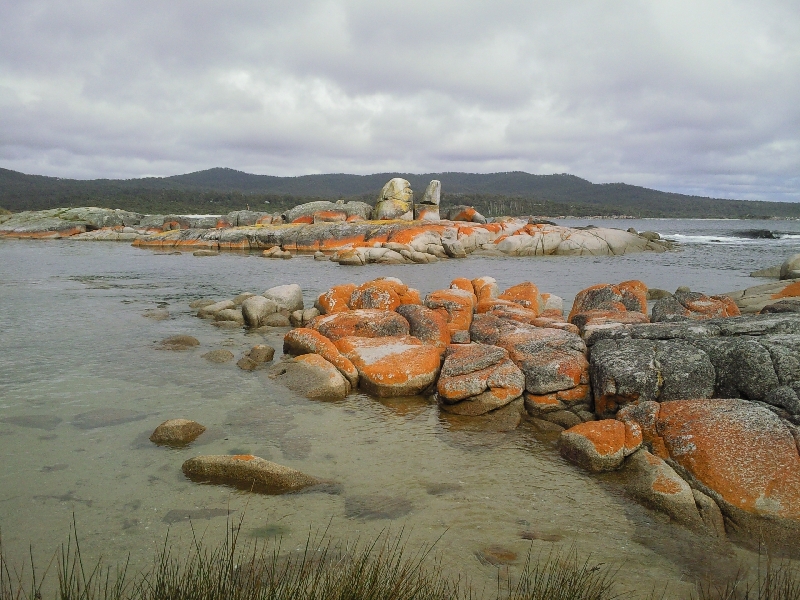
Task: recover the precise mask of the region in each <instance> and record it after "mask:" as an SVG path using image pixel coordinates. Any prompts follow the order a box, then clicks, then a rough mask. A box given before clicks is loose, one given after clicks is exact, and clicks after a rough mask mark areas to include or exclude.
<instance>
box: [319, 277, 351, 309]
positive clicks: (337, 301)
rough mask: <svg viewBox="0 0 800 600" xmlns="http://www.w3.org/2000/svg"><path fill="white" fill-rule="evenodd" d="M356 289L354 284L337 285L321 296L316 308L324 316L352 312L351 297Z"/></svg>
mask: <svg viewBox="0 0 800 600" xmlns="http://www.w3.org/2000/svg"><path fill="white" fill-rule="evenodd" d="M355 289H356V285H355V284H354V283H345V284H342V285H335V286H333V287H332V288H331V289H329V290H328V291H327V292H325V293H324V294H320V296H319V298H317V302H316V303H315V304H314V306H315V307H316V308H317V310H319V312H320V313H322V314H323V315H325V314H331V313H337V312H343V311H347V310H350V306H349V304H350V297H351V296H352V295H353V292H354V291H355Z"/></svg>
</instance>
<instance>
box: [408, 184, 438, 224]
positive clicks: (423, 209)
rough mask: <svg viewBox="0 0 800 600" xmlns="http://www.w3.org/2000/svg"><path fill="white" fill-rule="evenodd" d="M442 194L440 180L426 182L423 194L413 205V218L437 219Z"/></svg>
mask: <svg viewBox="0 0 800 600" xmlns="http://www.w3.org/2000/svg"><path fill="white" fill-rule="evenodd" d="M441 195H442V182H441V181H439V180H438V179H434V180H433V181H431V182H430V183H429V184H428V187H427V188H426V190H425V195H424V196H422V200H421V201H420V203H419V204H417V206H415V207H414V219H416V220H418V221H438V220H440V216H439V202H440V200H441Z"/></svg>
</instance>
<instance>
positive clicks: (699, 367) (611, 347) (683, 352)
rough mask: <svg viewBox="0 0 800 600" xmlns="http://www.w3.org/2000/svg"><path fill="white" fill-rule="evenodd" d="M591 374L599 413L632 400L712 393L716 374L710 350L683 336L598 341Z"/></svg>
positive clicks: (593, 350) (612, 410)
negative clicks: (704, 349) (682, 337)
mask: <svg viewBox="0 0 800 600" xmlns="http://www.w3.org/2000/svg"><path fill="white" fill-rule="evenodd" d="M589 357H590V361H589V373H590V376H591V382H592V390H593V392H594V403H595V411H596V412H597V414H598V415H600V416H604V417H608V416H613V414H614V413H616V412H617V410H618V409H619V407H621V406H624V405H626V404H630V403H636V402H643V401H648V400H657V401H659V402H664V401H668V400H678V399H689V398H710V397H711V396H713V395H714V389H715V388H714V382H715V377H716V376H717V373H716V371H715V368H714V364H715V363H713V361H712V359H711V358H710V357H709V354H707V353H706V352H704V351H703V350H702V349H700V348H698V347H696V346H694V345H692V344H690V343H688V342H686V341H683V340H636V339H634V340H630V339H628V340H624V339H623V340H600V341H599V342H597V343H596V344H594V345H593V346H592V348H591V351H590V354H589Z"/></svg>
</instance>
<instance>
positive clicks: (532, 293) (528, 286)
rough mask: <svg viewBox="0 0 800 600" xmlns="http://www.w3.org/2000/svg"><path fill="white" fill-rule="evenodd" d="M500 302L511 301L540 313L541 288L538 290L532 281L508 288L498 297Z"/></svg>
mask: <svg viewBox="0 0 800 600" xmlns="http://www.w3.org/2000/svg"><path fill="white" fill-rule="evenodd" d="M498 298H499V299H500V300H510V301H512V302H515V303H517V304H519V305H520V306H522V307H523V308H527V309H528V310H532V311H533V312H535V313H536V314H538V313H539V308H540V304H541V299H540V297H539V288H537V287H536V286H535V285H534V284H533V283H531V282H530V281H526V282H524V283H520V284H517V285H514V286H512V287H510V288H508V289H507V290H506V291H505V292H503V293H502V294H500V295H499V296H498Z"/></svg>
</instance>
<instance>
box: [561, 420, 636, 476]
mask: <svg viewBox="0 0 800 600" xmlns="http://www.w3.org/2000/svg"><path fill="white" fill-rule="evenodd" d="M558 449H559V452H561V456H563V457H564V458H566V459H567V460H569V461H571V462H574V463H575V464H577V465H580V466H581V467H583V468H584V469H587V470H589V471H593V472H600V471H613V470H615V469H618V468H619V467H620V466H621V465H622V461H623V459H624V458H625V455H624V450H625V425H623V424H622V423H621V422H620V421H616V420H614V419H605V420H603V421H589V422H587V423H581V424H580V425H575V426H574V427H570V428H569V429H567V430H566V431H563V432H562V433H561V436H560V438H559V440H558Z"/></svg>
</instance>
